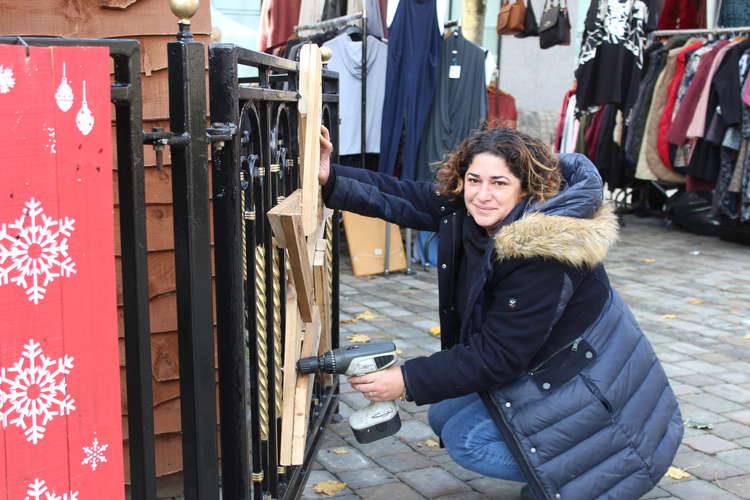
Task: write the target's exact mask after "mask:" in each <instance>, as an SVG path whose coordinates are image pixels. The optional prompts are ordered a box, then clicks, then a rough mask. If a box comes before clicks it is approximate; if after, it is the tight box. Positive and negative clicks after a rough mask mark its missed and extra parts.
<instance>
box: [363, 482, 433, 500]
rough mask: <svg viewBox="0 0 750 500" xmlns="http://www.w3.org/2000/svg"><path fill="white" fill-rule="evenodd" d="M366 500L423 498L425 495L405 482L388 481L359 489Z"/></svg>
mask: <svg viewBox="0 0 750 500" xmlns="http://www.w3.org/2000/svg"><path fill="white" fill-rule="evenodd" d="M357 495H359V496H360V498H362V499H364V500H423V499H424V497H423V496H422V495H420V494H419V493H417V492H416V491H414V490H413V489H411V488H409V487H408V486H407V485H405V484H404V483H388V484H383V485H380V486H373V487H371V488H364V489H361V490H358V491H357Z"/></svg>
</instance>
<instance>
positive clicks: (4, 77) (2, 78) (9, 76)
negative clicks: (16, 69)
mask: <svg viewBox="0 0 750 500" xmlns="http://www.w3.org/2000/svg"><path fill="white" fill-rule="evenodd" d="M15 86H16V78H15V77H14V76H13V70H12V69H10V68H8V67H5V66H3V65H0V94H7V93H8V92H10V89H12V88H13V87H15Z"/></svg>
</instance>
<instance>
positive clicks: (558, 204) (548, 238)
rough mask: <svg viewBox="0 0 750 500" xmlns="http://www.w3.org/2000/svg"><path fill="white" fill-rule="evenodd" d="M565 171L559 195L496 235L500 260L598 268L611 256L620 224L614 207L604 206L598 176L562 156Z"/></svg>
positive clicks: (586, 164)
mask: <svg viewBox="0 0 750 500" xmlns="http://www.w3.org/2000/svg"><path fill="white" fill-rule="evenodd" d="M560 168H561V170H562V174H563V183H562V188H561V191H560V193H559V194H558V195H556V196H554V197H552V198H550V199H549V200H546V201H545V202H544V203H541V204H532V205H530V206H529V207H528V209H527V210H526V214H525V215H524V216H522V217H521V218H520V219H519V220H516V221H514V222H511V223H510V224H508V225H506V226H504V227H502V228H501V229H500V230H499V231H498V232H497V233H496V234H495V251H496V254H497V257H498V258H499V259H501V260H502V259H504V258H532V257H542V258H545V259H555V260H558V261H560V262H563V263H565V264H568V265H571V266H575V267H579V268H580V267H593V266H595V265H597V264H599V263H600V262H602V261H603V260H604V258H605V257H606V256H607V252H608V251H609V248H610V247H611V246H612V245H613V244H614V242H615V241H616V240H617V234H618V230H619V223H618V221H617V216H616V215H615V214H614V210H613V209H612V207H611V206H610V205H602V193H603V183H602V179H601V177H600V176H599V172H598V171H597V169H596V167H595V166H594V164H593V163H591V161H589V159H588V158H586V157H585V156H583V155H580V154H576V153H573V154H563V155H560Z"/></svg>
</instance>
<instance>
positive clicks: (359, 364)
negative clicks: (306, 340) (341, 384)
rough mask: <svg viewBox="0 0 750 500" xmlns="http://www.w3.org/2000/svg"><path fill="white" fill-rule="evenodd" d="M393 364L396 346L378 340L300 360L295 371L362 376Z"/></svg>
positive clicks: (387, 341) (389, 342)
mask: <svg viewBox="0 0 750 500" xmlns="http://www.w3.org/2000/svg"><path fill="white" fill-rule="evenodd" d="M395 362H396V346H395V345H394V344H393V342H391V341H389V340H380V341H377V342H370V343H367V344H354V345H350V346H347V347H341V348H339V349H333V350H331V351H328V352H326V353H324V354H321V355H320V356H310V357H309V358H300V360H299V361H297V371H298V372H299V373H315V372H316V371H321V372H323V373H333V374H342V375H363V374H365V373H371V372H374V371H378V370H382V369H384V368H387V367H389V366H391V365H392V364H393V363H395Z"/></svg>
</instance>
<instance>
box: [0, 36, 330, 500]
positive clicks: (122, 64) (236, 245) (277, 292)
mask: <svg viewBox="0 0 750 500" xmlns="http://www.w3.org/2000/svg"><path fill="white" fill-rule="evenodd" d="M180 28H181V31H180V33H179V34H178V36H177V41H175V42H171V43H169V44H168V47H167V51H168V61H169V70H168V71H169V110H170V128H171V130H170V131H158V132H144V131H143V121H142V115H141V104H142V102H141V80H140V78H141V68H140V46H139V43H138V42H136V41H132V40H98V39H97V40H82V39H57V38H25V39H21V38H18V37H16V38H8V37H6V38H0V43H6V44H7V43H12V44H13V43H15V44H28V45H38V46H55V45H68V46H107V47H109V50H110V55H111V57H112V59H113V61H114V82H113V83H112V87H111V91H112V93H111V95H112V102H113V104H114V105H115V110H116V112H115V126H116V149H117V175H118V184H119V200H120V228H121V229H120V231H121V235H120V236H121V241H122V286H123V309H124V311H123V313H124V330H125V358H126V359H125V361H126V365H127V368H126V381H127V396H128V417H129V418H128V430H129V440H130V446H129V448H130V476H131V487H130V495H131V498H133V499H137V500H152V499H155V498H156V480H155V476H156V467H155V465H156V464H155V455H154V422H153V404H152V399H153V398H152V389H151V378H152V371H151V351H150V338H149V335H150V334H149V331H150V328H149V297H148V270H147V253H146V250H147V245H146V205H145V196H144V162H143V145H144V144H152V145H156V146H157V147H162V146H163V145H169V146H170V147H171V152H172V165H173V170H172V171H173V178H172V194H173V204H174V206H173V209H174V238H175V271H176V288H177V323H178V332H179V335H178V336H179V364H180V397H181V408H182V409H181V423H182V449H183V468H184V475H183V477H184V497H185V499H187V500H198V499H200V500H218V499H219V498H223V499H225V500H230V499H231V500H235V499H237V500H239V499H249V498H258V499H260V498H269V497H270V498H295V497H296V496H298V495H299V493H300V491H301V489H302V488H303V487H304V484H305V480H306V478H307V475H308V473H309V466H310V464H311V461H312V459H313V456H314V453H315V451H316V449H317V445H318V442H319V439H320V437H321V435H322V432H323V430H324V427H325V425H326V423H327V422H328V420H329V418H330V417H331V415H332V413H333V411H334V410H335V408H336V398H337V392H338V385H337V381H336V380H334V381H333V382H332V383H331V385H327V386H323V385H320V384H318V383H316V385H315V387H314V389H313V403H312V408H311V417H310V424H309V434H308V439H307V448H306V453H305V460H304V463H303V465H301V466H294V467H281V466H280V465H279V464H278V457H279V454H278V453H279V447H278V444H279V443H278V441H279V436H280V413H281V412H280V404H281V398H280V394H281V369H282V366H281V360H282V357H283V356H282V353H283V348H284V331H283V325H284V315H285V311H284V304H285V297H284V294H285V288H286V286H285V282H286V279H285V264H284V252H283V250H281V249H278V248H277V247H276V246H275V245H274V242H273V239H272V233H271V230H270V227H269V225H268V223H267V221H266V217H265V213H266V212H267V211H268V210H269V209H270V208H271V207H272V206H274V205H275V204H276V203H277V202H278V201H280V200H281V199H283V197H284V196H286V195H288V194H289V193H291V192H292V191H293V190H295V189H296V188H297V187H299V182H300V175H299V168H300V164H299V157H298V156H299V151H298V144H299V138H298V136H297V128H298V127H297V101H298V99H299V95H298V94H297V81H298V71H299V68H298V64H297V63H295V62H292V61H288V60H285V59H281V58H277V57H273V56H269V55H266V54H261V53H257V52H254V51H250V50H246V49H242V48H240V47H236V46H232V45H225V44H216V45H212V46H211V47H210V48H209V90H210V92H209V94H210V107H211V114H210V121H211V126H210V127H209V126H207V124H206V111H207V107H206V89H205V73H204V71H205V69H204V68H205V59H204V50H205V47H204V45H203V44H202V43H199V42H196V41H194V40H193V39H192V37H191V35H190V33H189V32H188V31H187V25H184V24H181V25H180ZM240 66H252V67H255V68H257V71H258V75H259V76H258V77H257V78H250V79H240V78H238V68H239V67H240ZM323 78H324V82H323V92H324V94H323V96H324V97H323V99H324V103H323V122H324V124H325V125H326V126H328V128H329V130H331V131H332V135H333V140H334V144H335V145H336V144H337V143H338V141H337V131H338V95H337V94H338V80H337V77H336V74H335V73H331V72H327V71H324V72H323ZM209 146H210V150H211V160H212V162H211V167H210V168H211V171H210V173H209V161H208V154H209ZM334 150H335V149H334ZM209 176H211V177H212V182H213V192H212V193H211V194H212V198H213V200H212V201H211V200H210V196H209ZM211 203H212V204H213V224H214V232H213V236H214V241H215V247H214V261H213V264H214V266H215V272H216V286H215V290H212V281H211V264H212V262H211V247H210V241H211V239H210V238H211V229H210V220H209V218H210V210H209V205H210V204H211ZM338 227H339V217H338V214H334V216H333V218H332V219H331V220H330V221H329V223H328V226H327V228H326V232H325V238H326V239H327V242H328V249H329V250H328V253H327V255H328V258H329V260H330V266H331V267H330V269H332V279H331V284H332V287H331V290H330V293H331V294H332V295H331V303H332V308H331V309H332V318H331V322H330V324H331V325H332V326H331V329H332V332H331V335H332V344H333V346H334V347H337V346H338V311H339V304H338V256H339V253H338V247H339V230H338ZM214 294H215V298H216V321H217V334H216V342H217V345H216V347H217V351H218V367H216V366H215V365H214V356H213V353H214V338H213V334H212V331H213V311H212V299H213V296H214ZM216 368H218V373H219V384H218V387H219V401H220V412H219V416H218V418H217V415H216V412H215V404H214V402H215V400H216V383H215V376H214V372H215V369H216ZM217 424H218V425H219V436H220V438H219V441H220V443H217V439H216V436H217ZM219 444H220V449H221V453H220V455H221V459H220V460H219V446H218V445H219ZM219 464H221V466H220V467H221V470H220V471H219Z"/></svg>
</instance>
